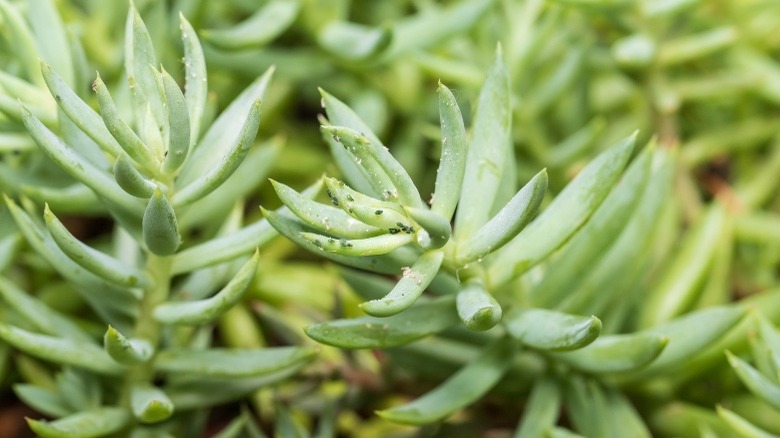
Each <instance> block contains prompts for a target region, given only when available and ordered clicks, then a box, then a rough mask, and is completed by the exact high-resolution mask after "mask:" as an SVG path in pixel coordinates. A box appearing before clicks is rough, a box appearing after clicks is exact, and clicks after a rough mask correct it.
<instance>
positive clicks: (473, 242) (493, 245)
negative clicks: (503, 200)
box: [455, 170, 547, 265]
mask: <svg viewBox="0 0 780 438" xmlns="http://www.w3.org/2000/svg"><path fill="white" fill-rule="evenodd" d="M546 191H547V172H546V171H545V170H543V171H541V172H539V173H538V174H536V176H534V177H533V178H532V179H531V181H529V182H528V184H526V185H525V186H524V187H523V188H522V189H520V191H519V192H517V194H516V195H515V196H514V197H513V198H512V200H510V201H509V203H508V204H507V205H506V206H505V207H504V208H502V209H501V211H499V212H498V213H497V214H496V215H495V216H494V217H493V218H491V219H490V220H489V221H488V222H487V223H486V224H484V225H482V226H481V227H480V228H479V229H478V230H476V231H475V232H474V233H473V234H472V235H470V236H465V239H464V240H461V241H459V242H458V245H457V246H456V248H455V260H456V263H458V264H459V265H465V264H467V263H469V262H472V261H474V260H478V259H480V258H482V257H484V256H485V255H487V254H488V253H490V252H493V251H496V250H498V249H499V248H501V247H502V246H504V245H505V244H506V243H507V242H509V241H510V240H512V238H514V237H515V236H516V235H517V233H519V232H520V231H521V230H522V229H523V228H524V227H525V226H526V224H528V222H530V221H531V219H532V218H533V217H534V214H536V210H537V209H538V208H539V205H541V203H542V200H543V199H544V194H545V193H546Z"/></svg>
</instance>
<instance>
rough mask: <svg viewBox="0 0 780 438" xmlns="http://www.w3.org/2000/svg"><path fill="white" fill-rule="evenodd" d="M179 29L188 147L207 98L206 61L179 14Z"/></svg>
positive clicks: (195, 136)
mask: <svg viewBox="0 0 780 438" xmlns="http://www.w3.org/2000/svg"><path fill="white" fill-rule="evenodd" d="M179 29H180V30H181V41H182V44H183V45H184V99H185V100H186V101H187V112H188V114H189V116H190V117H189V119H190V145H194V144H195V143H197V140H198V137H199V136H200V129H201V123H202V122H203V114H204V110H205V108H206V100H207V98H208V80H207V77H206V59H205V58H204V56H203V48H202V47H201V46H200V41H199V40H198V34H196V33H195V30H194V29H193V28H192V25H191V24H190V23H189V21H187V19H186V18H184V14H179Z"/></svg>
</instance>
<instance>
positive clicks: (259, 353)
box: [155, 347, 316, 378]
mask: <svg viewBox="0 0 780 438" xmlns="http://www.w3.org/2000/svg"><path fill="white" fill-rule="evenodd" d="M315 354H316V350H314V349H311V348H304V347H273V348H262V349H254V350H252V349H224V348H211V349H208V350H188V349H168V350H165V351H162V352H160V354H159V355H157V360H156V362H155V367H156V368H157V369H158V370H159V371H162V372H165V373H176V374H186V375H197V376H204V377H227V378H239V377H254V376H261V375H265V374H271V373H274V372H277V371H280V370H284V369H285V368H288V367H292V366H294V365H297V364H300V363H304V362H308V361H309V360H311V359H312V358H313V357H314V355H315Z"/></svg>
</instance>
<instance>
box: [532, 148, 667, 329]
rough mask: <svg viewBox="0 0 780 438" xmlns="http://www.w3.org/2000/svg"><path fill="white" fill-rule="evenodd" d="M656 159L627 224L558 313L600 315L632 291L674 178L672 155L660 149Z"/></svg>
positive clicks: (572, 286) (576, 284) (571, 286)
mask: <svg viewBox="0 0 780 438" xmlns="http://www.w3.org/2000/svg"><path fill="white" fill-rule="evenodd" d="M654 158H655V160H654V161H655V162H654V163H653V171H652V173H651V175H650V179H649V181H648V183H647V184H646V185H645V188H644V191H643V193H642V194H641V200H639V201H638V202H639V203H638V204H637V208H636V210H635V211H634V213H633V214H632V217H631V219H629V222H628V224H627V225H626V226H625V228H624V229H623V231H622V232H621V233H620V235H619V236H617V237H616V238H614V243H613V244H612V246H611V247H610V248H609V250H608V251H606V252H605V254H604V255H602V256H601V258H600V259H599V260H598V261H597V262H596V263H594V264H592V265H591V267H590V268H589V270H588V271H587V272H586V275H584V276H579V277H576V278H572V279H571V280H572V283H569V286H566V287H565V288H567V289H569V291H568V296H567V297H566V298H565V299H564V300H562V301H561V302H559V303H557V307H558V310H560V311H563V312H569V313H595V314H601V312H602V311H603V309H604V308H605V307H607V306H609V303H610V302H612V301H613V300H615V299H617V297H618V296H620V294H621V292H622V291H624V290H626V288H629V287H633V286H632V284H633V283H634V282H635V281H636V280H635V278H636V275H637V271H640V270H641V268H642V267H641V266H636V265H634V264H633V263H632V261H634V260H638V259H640V258H641V257H642V256H643V254H645V252H646V251H648V250H649V249H648V248H649V247H650V246H651V245H652V244H653V241H654V234H655V233H652V232H648V230H652V229H654V227H655V228H657V225H656V224H657V223H658V222H659V218H660V217H661V214H662V213H663V210H664V209H663V208H662V207H663V206H664V205H665V203H666V201H667V199H668V195H669V191H670V189H671V187H672V180H673V177H674V170H675V166H674V164H675V160H674V159H673V155H671V154H670V153H668V152H667V151H665V150H664V149H663V148H659V149H657V150H656V151H655V156H654ZM632 265H633V266H632ZM542 297H543V295H540V298H542Z"/></svg>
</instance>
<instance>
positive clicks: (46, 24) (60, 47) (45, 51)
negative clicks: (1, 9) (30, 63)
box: [27, 0, 75, 84]
mask: <svg viewBox="0 0 780 438" xmlns="http://www.w3.org/2000/svg"><path fill="white" fill-rule="evenodd" d="M27 16H28V18H29V20H30V24H31V27H32V30H33V34H34V35H35V38H36V40H37V42H38V49H39V50H40V55H39V56H40V58H41V59H44V60H46V61H47V62H48V63H50V64H52V65H54V66H55V67H56V68H57V70H58V71H59V72H61V74H62V75H63V76H64V79H65V82H66V83H69V84H73V83H75V72H74V70H73V55H72V54H71V52H70V45H69V44H68V35H67V32H66V31H65V26H64V25H63V22H62V19H61V18H60V15H59V13H58V12H57V7H56V6H55V2H54V1H52V0H30V1H29V2H28V4H27Z"/></svg>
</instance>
